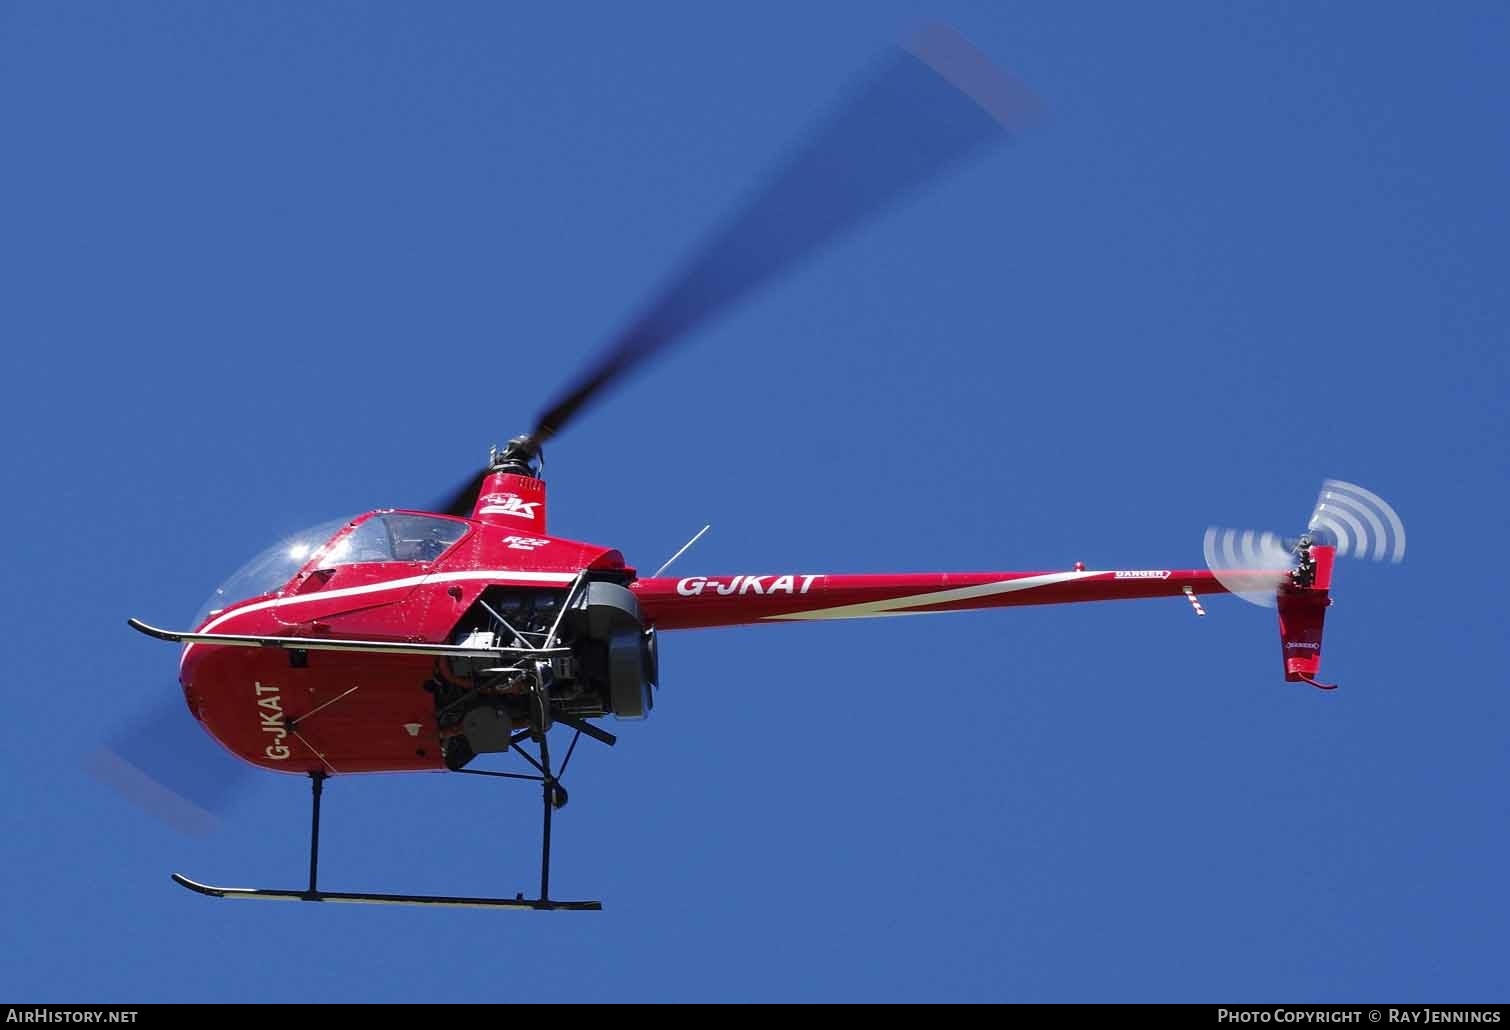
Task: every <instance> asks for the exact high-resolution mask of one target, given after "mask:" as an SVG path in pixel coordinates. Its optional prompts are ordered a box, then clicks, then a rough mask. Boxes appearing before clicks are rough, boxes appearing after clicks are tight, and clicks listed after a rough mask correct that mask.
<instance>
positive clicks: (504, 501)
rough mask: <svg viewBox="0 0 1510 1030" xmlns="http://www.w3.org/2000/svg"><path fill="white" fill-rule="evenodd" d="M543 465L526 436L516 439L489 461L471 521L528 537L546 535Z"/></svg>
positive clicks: (536, 445) (534, 447)
mask: <svg viewBox="0 0 1510 1030" xmlns="http://www.w3.org/2000/svg"><path fill="white" fill-rule="evenodd" d="M543 469H544V461H543V459H542V457H541V453H540V447H539V445H538V444H536V443H535V441H534V440H533V439H532V438H531V437H528V436H516V437H515V438H514V439H512V440H510V441H509V442H508V445H507V446H505V447H504V448H503V449H502V450H499V449H498V448H497V447H494V448H493V452H492V454H491V456H490V457H489V459H488V470H487V473H486V474H485V475H484V476H483V479H482V484H481V486H480V487H479V488H478V490H477V500H476V502H475V503H474V505H473V507H472V518H474V519H476V520H477V521H479V522H486V523H490V524H492V525H496V526H511V527H513V528H515V529H519V530H523V531H525V532H529V533H544V532H545V531H546V492H545V480H544V479H542V478H541V474H542V470H543Z"/></svg>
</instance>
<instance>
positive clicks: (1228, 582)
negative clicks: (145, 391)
mask: <svg viewBox="0 0 1510 1030" xmlns="http://www.w3.org/2000/svg"><path fill="white" fill-rule="evenodd" d="M1038 111H1039V107H1038V104H1037V101H1036V100H1035V99H1034V98H1033V97H1032V96H1031V94H1029V93H1028V91H1027V90H1026V89H1024V88H1023V87H1022V86H1021V85H1020V84H1019V83H1017V82H1016V81H1015V80H1013V79H1011V78H1010V77H1008V76H1006V75H1005V74H1004V73H1002V72H1000V71H999V70H998V69H996V68H995V67H994V66H993V65H992V64H991V63H990V62H989V61H988V60H987V59H986V58H985V57H984V56H983V55H982V54H981V53H980V52H979V51H977V50H975V49H974V48H973V47H972V46H970V45H969V44H968V43H966V42H965V41H964V40H963V39H961V38H960V37H959V36H958V35H957V34H955V33H954V32H952V31H951V30H948V29H946V28H942V27H937V26H933V27H929V28H927V29H925V30H924V31H922V32H921V33H920V34H919V35H918V36H917V37H916V38H915V39H914V40H913V41H912V42H911V44H910V45H909V46H907V47H905V48H898V49H897V50H896V51H895V52H894V53H892V54H890V55H889V56H888V57H887V59H886V60H884V61H883V62H881V64H880V65H879V66H878V67H877V68H876V69H875V70H874V72H873V74H872V75H871V76H870V77H869V78H867V79H866V80H865V81H864V82H863V83H862V87H861V88H860V89H859V90H857V92H856V93H855V94H854V95H853V96H852V98H851V99H850V101H849V102H848V104H847V105H845V106H842V107H841V108H840V109H839V110H838V111H837V112H836V114H835V116H834V117H833V118H832V119H831V120H830V121H829V122H828V123H827V124H825V125H824V126H822V127H821V128H820V130H819V131H818V132H817V133H815V134H814V135H813V136H812V137H810V138H809V140H808V141H807V143H806V146H805V148H804V149H803V150H801V151H799V152H798V153H797V154H796V156H795V157H794V158H793V159H792V160H791V161H789V162H788V163H786V164H785V165H784V166H783V167H782V168H781V170H780V171H779V173H778V174H776V175H774V176H773V177H772V178H771V180H770V183H769V186H768V188H766V189H765V190H764V191H763V192H761V193H760V194H758V195H757V196H755V197H754V198H752V200H751V201H750V202H749V204H748V205H747V206H746V207H745V208H743V209H742V210H741V211H739V212H737V213H736V217H735V218H733V219H732V220H731V221H730V222H729V223H727V224H726V225H725V226H724V227H723V228H721V229H720V230H719V231H718V232H717V233H715V234H714V235H713V236H712V237H711V238H710V239H709V240H708V241H706V243H705V244H704V246H703V247H702V248H701V249H699V250H698V251H697V252H695V253H694V254H693V256H692V258H691V260H690V261H689V262H688V264H687V266H686V267H685V268H683V269H682V270H681V271H680V272H679V273H678V274H676V275H674V276H672V277H671V279H670V280H669V282H668V283H667V285H666V287H665V288H664V289H663V290H662V292H661V293H659V294H658V295H656V296H655V297H654V298H652V300H651V302H650V303H649V304H648V305H647V306H646V308H645V309H644V310H643V311H642V313H641V314H640V315H639V317H638V318H636V319H635V320H634V321H632V322H631V324H629V325H628V326H627V327H625V328H624V329H623V330H622V331H621V332H620V333H619V334H617V335H616V336H615V337H614V338H612V339H611V340H610V341H609V343H608V344H607V345H606V346H605V347H604V348H602V350H601V352H600V353H599V355H598V357H597V359H596V360H595V361H593V362H591V363H590V364H589V365H588V366H587V367H586V368H585V369H584V370H583V371H582V372H581V373H580V374H579V375H578V376H577V377H576V378H575V379H574V380H572V381H570V382H569V383H568V384H567V386H566V388H565V389H564V390H562V391H561V392H560V393H558V394H557V395H556V396H555V397H554V398H553V399H552V400H551V402H550V403H549V404H547V405H546V406H545V407H544V408H543V409H542V410H541V412H540V413H539V414H538V416H537V418H536V419H535V422H534V425H533V428H532V429H530V431H529V432H527V433H525V434H524V435H521V436H516V437H514V438H513V439H512V440H510V441H509V443H508V444H507V446H505V447H503V448H501V449H499V448H494V449H493V451H492V452H491V454H490V455H489V458H488V461H487V462H486V463H485V464H484V465H483V466H482V467H481V468H479V469H478V470H477V472H476V473H475V474H474V475H473V476H471V477H469V479H468V481H467V482H465V483H463V484H461V485H460V486H459V487H457V488H456V489H455V490H453V491H452V492H451V493H450V494H449V495H448V496H447V497H446V498H445V499H444V500H442V501H440V502H438V503H434V504H429V505H424V506H421V507H418V508H402V507H399V508H382V509H377V510H373V511H369V512H366V513H365V514H362V515H359V516H357V517H354V518H349V519H341V520H338V521H336V522H334V523H330V524H326V525H322V526H317V527H314V528H312V529H311V530H309V531H307V532H305V533H301V534H296V535H294V536H293V537H290V538H285V539H283V540H281V541H279V542H278V543H277V544H275V545H274V546H273V547H271V548H269V549H268V550H266V551H264V552H263V553H262V554H260V555H258V556H257V557H256V558H254V559H253V560H252V561H251V562H249V563H247V565H245V566H244V567H243V568H242V570H241V571H240V572H239V573H237V574H236V575H235V576H233V577H232V578H231V579H230V580H229V581H227V583H226V584H224V585H223V586H222V588H221V589H220V590H218V591H217V592H216V594H215V596H214V597H212V599H211V601H210V602H209V603H208V604H207V605H206V606H205V608H204V610H202V612H201V613H200V615H199V616H198V617H197V618H196V619H195V620H194V621H193V623H192V627H191V628H189V629H181V630H167V629H160V628H157V627H156V626H153V625H149V624H147V623H145V622H142V621H139V620H137V619H134V618H133V619H131V620H129V621H130V625H131V626H132V627H134V628H135V629H137V630H140V631H141V632H143V633H145V634H148V635H149V636H152V637H156V638H159V639H162V640H167V641H172V642H175V643H178V644H180V645H181V652H180V658H179V665H178V679H179V683H180V685H181V687H182V702H184V703H187V706H188V709H189V711H190V713H192V715H193V717H194V718H195V719H196V720H197V721H198V724H199V725H200V726H201V727H202V728H203V730H204V731H205V732H206V733H208V734H209V735H210V737H212V738H213V739H214V740H215V741H217V742H219V744H220V745H222V746H223V748H224V749H225V750H228V751H229V752H231V753H232V754H234V755H235V756H237V757H238V758H239V759H241V760H242V763H241V764H240V765H239V767H240V768H249V767H258V768H261V769H264V770H271V771H274V772H281V773H293V774H298V775H300V776H307V777H309V781H310V784H311V788H312V789H311V795H312V810H311V835H310V854H309V877H308V882H307V884H306V885H305V886H303V887H300V888H294V889H261V888H242V887H219V886H212V885H208V884H204V883H200V882H197V881H195V880H191V879H189V878H188V877H185V876H182V875H180V874H176V873H175V874H174V879H175V880H176V881H177V882H178V883H180V884H182V885H183V886H185V887H187V888H189V889H191V890H194V891H198V892H199V893H201V894H206V895H210V896H214V897H225V898H255V899H284V900H303V901H346V902H362V903H373V904H414V905H461V906H474V907H485V908H505V909H537V910H538V909H578V910H580V909H598V908H600V907H601V904H600V903H599V902H597V901H563V900H560V899H556V898H553V897H552V896H551V893H550V868H551V861H550V860H551V822H552V817H553V813H555V812H556V811H558V810H559V809H560V808H561V807H562V806H563V805H565V804H566V802H567V793H566V790H565V787H564V786H563V784H562V776H563V775H564V773H565V772H566V770H567V768H568V767H569V765H570V763H571V759H572V756H573V755H574V753H575V750H576V747H577V745H578V743H579V742H580V741H581V738H582V737H584V736H585V737H588V738H590V739H591V740H592V741H594V742H596V743H599V744H606V745H609V746H612V745H614V744H615V743H616V741H617V737H616V736H615V735H614V734H613V733H612V732H610V731H609V730H607V729H605V728H604V723H605V722H606V721H608V720H610V719H613V720H629V721H634V720H642V719H645V718H647V717H648V716H650V714H651V711H652V708H653V705H654V702H655V699H656V696H657V692H658V690H659V688H660V663H659V659H658V648H659V646H660V643H659V641H660V639H661V635H662V634H665V633H668V632H674V631H677V630H688V629H696V628H700V627H715V626H736V625H756V624H778V623H787V624H789V623H812V622H823V621H826V620H832V619H868V618H895V617H909V616H920V615H926V614H939V613H950V612H964V611H973V610H976V609H985V608H1007V607H1013V606H1017V605H1053V604H1075V603H1081V602H1091V601H1096V602H1104V601H1131V600H1142V599H1155V598H1175V599H1183V600H1181V601H1179V603H1180V604H1182V605H1183V604H1184V603H1185V602H1188V604H1189V607H1190V609H1191V610H1192V611H1193V613H1194V614H1195V615H1196V616H1201V615H1204V614H1205V607H1204V604H1203V599H1207V598H1210V597H1212V596H1215V595H1234V594H1235V595H1238V596H1240V597H1241V598H1242V599H1244V600H1246V601H1251V602H1253V603H1255V604H1260V605H1269V606H1272V607H1275V608H1277V612H1278V628H1279V642H1280V659H1281V662H1280V668H1281V672H1282V675H1283V677H1284V679H1285V680H1287V681H1291V682H1301V683H1306V684H1310V685H1313V686H1316V687H1322V688H1325V689H1330V687H1328V686H1327V685H1326V684H1324V683H1322V682H1321V681H1320V680H1319V679H1318V678H1317V677H1318V676H1319V675H1320V664H1321V644H1322V631H1323V627H1324V623H1325V617H1326V613H1327V608H1328V606H1329V605H1330V603H1331V595H1330V587H1331V582H1332V575H1333V567H1334V561H1335V559H1336V558H1337V557H1339V556H1343V555H1354V556H1358V557H1366V558H1373V559H1383V558H1389V559H1392V560H1395V561H1398V560H1400V558H1401V556H1402V555H1403V551H1404V531H1403V527H1402V526H1401V523H1400V521H1399V518H1398V516H1397V515H1395V513H1394V511H1393V510H1392V509H1390V508H1389V506H1388V505H1387V504H1385V503H1384V502H1383V501H1382V500H1381V499H1380V498H1378V497H1377V496H1376V495H1374V494H1373V493H1371V492H1369V491H1367V490H1365V489H1363V488H1361V487H1358V486H1355V485H1353V484H1349V483H1344V482H1341V481H1338V480H1327V481H1325V482H1324V483H1323V486H1322V490H1321V495H1320V498H1319V499H1318V501H1317V503H1316V505H1315V507H1314V509H1313V511H1312V513H1311V518H1310V520H1309V521H1308V522H1307V524H1306V526H1305V529H1304V530H1303V531H1302V532H1301V533H1299V534H1298V535H1296V536H1294V537H1292V538H1285V537H1282V536H1281V535H1280V534H1278V533H1272V532H1265V533H1258V532H1255V531H1252V530H1246V531H1235V530H1216V529H1213V530H1210V531H1208V532H1207V534H1206V540H1205V548H1204V555H1203V557H1204V567H1201V568H1186V569H1171V568H1149V567H1137V568H1126V569H1109V570H1093V569H1085V568H1083V567H1080V566H1078V565H1077V566H1076V567H1074V568H1070V569H1049V570H1039V571H1023V572H940V573H930V574H916V573H907V574H843V573H838V572H834V571H829V570H814V569H804V568H786V569H782V568H776V569H768V570H745V571H725V572H719V573H716V574H715V573H713V572H707V573H699V574H691V573H686V574H682V573H681V572H679V573H678V574H676V575H663V574H662V573H663V572H664V571H665V569H666V566H667V565H670V564H672V563H674V562H675V561H676V560H678V559H679V558H680V556H681V554H682V553H683V552H678V553H677V554H676V555H673V558H672V561H671V562H667V563H666V564H665V565H662V566H661V567H660V568H658V569H657V570H656V572H655V573H654V574H652V575H649V576H641V575H640V573H639V571H638V569H637V568H635V567H634V566H632V565H630V564H628V563H626V561H625V559H624V556H623V555H622V554H621V552H620V551H618V550H616V549H615V548H613V547H609V546H605V545H601V544H594V543H586V542H583V541H578V540H568V539H564V538H561V537H557V536H553V535H552V534H551V532H550V518H549V505H548V500H547V494H546V482H545V477H544V458H543V455H544V445H545V444H546V443H547V442H548V441H549V440H551V439H552V438H554V437H555V436H557V435H558V434H559V433H560V432H561V431H562V430H563V428H564V427H565V426H566V425H567V424H569V423H570V422H571V421H572V419H573V418H574V417H575V416H576V415H577V414H578V413H580V412H581V411H582V410H583V409H584V408H585V407H586V406H587V405H588V404H589V403H591V402H592V401H594V400H597V399H599V398H601V397H602V396H603V395H604V394H605V393H606V392H607V391H608V390H609V389H610V388H611V387H613V386H615V385H617V384H619V383H621V382H623V381H624V380H625V379H626V378H627V377H628V376H629V375H630V374H632V373H633V372H635V371H636V370H637V369H639V368H640V367H641V366H643V365H644V364H645V363H646V362H647V361H648V360H649V359H650V358H652V357H654V356H656V355H658V354H660V353H661V352H662V351H664V350H665V349H667V348H668V347H669V346H670V345H672V344H673V343H676V342H678V341H680V340H682V339H683V338H685V337H687V336H688V335H689V334H690V333H691V332H692V331H693V330H695V329H697V328H699V327H701V326H703V325H704V324H706V323H708V322H709V321H711V320H712V318H713V317H714V316H715V315H717V314H720V313H723V312H724V311H726V310H727V309H729V308H732V307H733V306H734V305H735V304H736V303H737V302H738V301H739V300H740V299H742V297H743V296H744V295H746V294H748V293H749V292H750V291H751V290H752V289H753V288H755V287H757V286H759V285H762V284H763V283H765V282H766V281H768V280H770V279H771V278H772V277H773V276H774V275H775V274H776V273H777V272H779V271H783V270H785V269H786V268H788V267H790V266H793V265H796V264H798V263H800V261H801V260H802V259H803V258H805V257H807V256H809V255H810V254H811V253H812V252H814V251H816V250H817V249H818V248H819V247H820V246H822V245H823V244H825V243H827V242H829V241H831V240H832V239H834V238H836V237H838V236H839V235H840V234H841V233H842V232H843V231H844V230H846V229H848V228H850V227H852V226H853V225H855V224H857V223H858V222H860V221H862V220H863V219H864V218H866V217H868V216H870V215H873V214H876V213H878V212H880V211H883V210H885V209H886V208H887V207H888V206H890V205H891V204H892V203H893V202H895V201H896V200H898V199H899V198H900V197H901V196H902V195H903V194H904V193H906V192H908V191H910V190H912V189H914V188H915V187H916V186H918V185H920V184H921V183H922V182H923V181H925V180H926V179H928V178H931V177H933V176H935V175H937V174H939V173H940V172H942V171H944V170H946V169H947V168H949V167H951V166H953V165H955V164H957V163H959V162H960V161H961V160H962V159H964V158H966V157H969V156H973V155H976V154H978V153H980V152H983V151H984V150H986V148H987V147H988V146H989V145H991V144H993V143H996V142H999V141H1000V140H1002V139H1008V138H1013V137H1016V136H1018V135H1021V134H1022V133H1023V132H1025V131H1026V130H1027V129H1028V128H1029V127H1030V126H1032V125H1033V124H1035V123H1036V121H1037V113H1038ZM694 540H695V538H694ZM685 550H686V548H683V551H685ZM685 565H686V562H685V561H684V562H683V569H685ZM174 703H180V702H178V700H177V699H175V700H174ZM152 728H153V727H151V726H148V727H147V729H148V730H151V729H152ZM558 733H559V736H558V735H557V734H558ZM553 739H554V740H556V741H557V743H556V744H555V745H554V746H553V745H552V740H553ZM563 743H564V745H565V746H564V748H562V747H561V744H563ZM153 747H154V748H161V747H162V740H161V735H160V734H157V735H156V736H155V737H154V743H153ZM557 755H559V756H560V758H559V761H558V760H557V757H556V756H557ZM495 757H496V758H498V759H500V760H510V761H513V762H514V763H515V764H514V765H513V766H512V767H511V768H509V769H495V768H484V765H485V764H486V762H487V761H488V760H489V759H492V758H495ZM104 763H105V770H106V771H107V772H109V774H110V775H111V776H112V777H113V778H114V779H115V781H116V782H117V783H127V782H129V783H130V785H131V787H132V789H133V790H134V791H135V792H136V793H137V796H139V797H149V798H152V799H154V800H155V801H157V802H162V801H163V800H164V799H168V800H169V801H173V802H175V803H176V802H183V803H184V806H188V802H187V799H188V798H190V797H192V796H193V795H194V794H195V791H194V790H193V789H192V788H193V787H194V786H195V785H196V784H195V783H193V782H189V783H184V782H164V780H165V779H166V778H164V777H154V776H153V775H152V774H151V773H150V772H148V771H147V770H146V769H145V767H144V766H145V763H143V762H140V761H138V756H137V755H135V754H133V753H131V751H130V750H129V749H128V748H125V747H115V748H112V749H110V750H108V751H107V752H106V754H105V756H104ZM379 772H382V773H404V772H436V773H443V774H448V775H455V774H464V775H479V776H490V777H496V778H500V779H517V780H526V781H532V782H535V783H538V784H539V785H540V788H541V801H542V804H541V811H542V822H541V838H540V840H541V847H540V886H539V891H538V893H537V894H536V895H534V896H532V897H525V896H524V894H523V893H522V892H519V893H516V894H515V895H514V896H513V897H464V896H437V895H415V894H375V893H356V892H337V891H329V890H324V889H321V888H320V887H319V886H318V883H317V881H318V856H319V830H320V804H321V798H322V796H323V791H324V786H325V783H326V782H327V780H329V779H330V778H332V777H341V776H347V775H354V774H362V773H379ZM195 775H198V774H195ZM209 775H210V773H208V772H206V773H204V776H206V777H207V776H209ZM189 807H192V806H189Z"/></svg>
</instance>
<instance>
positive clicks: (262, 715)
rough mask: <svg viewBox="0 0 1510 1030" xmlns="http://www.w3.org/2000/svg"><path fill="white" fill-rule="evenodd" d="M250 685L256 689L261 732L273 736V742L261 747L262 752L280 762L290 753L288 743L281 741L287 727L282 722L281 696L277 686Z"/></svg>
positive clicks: (286, 733) (285, 734)
mask: <svg viewBox="0 0 1510 1030" xmlns="http://www.w3.org/2000/svg"><path fill="white" fill-rule="evenodd" d="M252 685H253V686H254V687H256V689H257V717H258V718H259V719H260V720H261V727H262V732H263V733H270V734H272V735H273V737H274V742H273V743H271V744H269V745H268V746H267V747H265V748H263V749H262V753H263V754H264V755H267V757H269V758H272V759H276V760H277V761H280V762H281V761H282V760H283V759H285V758H287V757H288V756H289V754H290V752H289V749H288V745H287V744H285V743H283V741H284V739H285V738H286V737H287V736H288V727H287V726H285V725H284V724H283V697H282V695H281V694H279V693H278V688H277V687H272V686H263V685H262V684H261V683H254V684H252Z"/></svg>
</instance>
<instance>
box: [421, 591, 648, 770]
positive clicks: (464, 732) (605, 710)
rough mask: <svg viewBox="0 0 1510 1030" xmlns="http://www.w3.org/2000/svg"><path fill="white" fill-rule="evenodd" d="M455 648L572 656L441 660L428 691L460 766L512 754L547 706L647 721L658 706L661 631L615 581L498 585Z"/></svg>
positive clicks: (458, 634)
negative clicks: (555, 585)
mask: <svg viewBox="0 0 1510 1030" xmlns="http://www.w3.org/2000/svg"><path fill="white" fill-rule="evenodd" d="M568 599H569V600H568ZM452 643H456V644H466V645H470V646H474V647H476V646H482V647H506V648H531V649H540V650H546V649H547V648H549V649H552V650H556V649H562V648H567V649H570V653H569V654H554V655H549V656H546V655H542V656H538V657H537V656H534V655H530V654H523V655H519V656H517V657H512V658H504V659H477V658H461V659H449V658H448V659H444V660H442V661H440V662H438V663H437V668H436V675H435V676H434V678H433V679H432V680H431V681H430V682H429V683H428V684H427V689H429V690H430V691H431V693H432V694H434V696H435V710H436V722H437V724H438V726H439V727H440V735H441V740H442V743H443V746H444V749H445V760H446V765H447V766H448V767H450V768H452V769H460V768H462V767H463V766H465V765H466V764H467V763H468V762H470V761H471V760H472V759H473V758H474V757H475V756H477V755H479V754H488V753H496V752H503V751H507V750H509V747H510V743H511V739H512V737H513V736H514V734H515V733H516V732H518V731H520V730H525V729H528V728H530V727H531V726H533V725H535V724H536V723H537V722H538V720H539V709H540V699H548V701H549V704H550V707H551V708H552V709H554V710H556V711H558V712H561V713H565V714H566V715H568V716H572V717H575V718H577V719H595V718H602V717H604V716H606V715H612V716H614V717H615V718H618V719H644V718H646V717H647V716H648V715H649V714H650V710H651V708H652V707H653V706H654V690H655V689H656V685H657V681H658V677H659V673H660V669H659V657H658V655H657V652H656V639H655V630H654V629H653V628H647V627H646V626H645V625H644V622H643V619H642V617H641V614H640V606H639V602H638V600H636V598H635V596H634V594H633V593H632V592H630V590H629V589H628V588H627V587H626V586H624V585H623V584H622V583H619V582H615V581H613V580H610V579H588V580H586V581H585V582H583V583H581V584H580V585H579V586H578V587H577V588H576V589H575V590H568V589H566V588H536V587H513V586H492V587H489V588H487V589H486V590H485V591H483V593H482V594H481V596H479V597H478V599H477V601H476V602H475V603H474V604H473V605H472V607H471V608H470V609H468V611H467V613H466V614H465V615H464V616H463V617H462V618H461V620H459V622H458V623H457V626H456V629H455V632H454V633H453V636H452ZM550 718H551V713H550V712H549V711H547V720H549V719H550ZM547 725H548V723H547Z"/></svg>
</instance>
